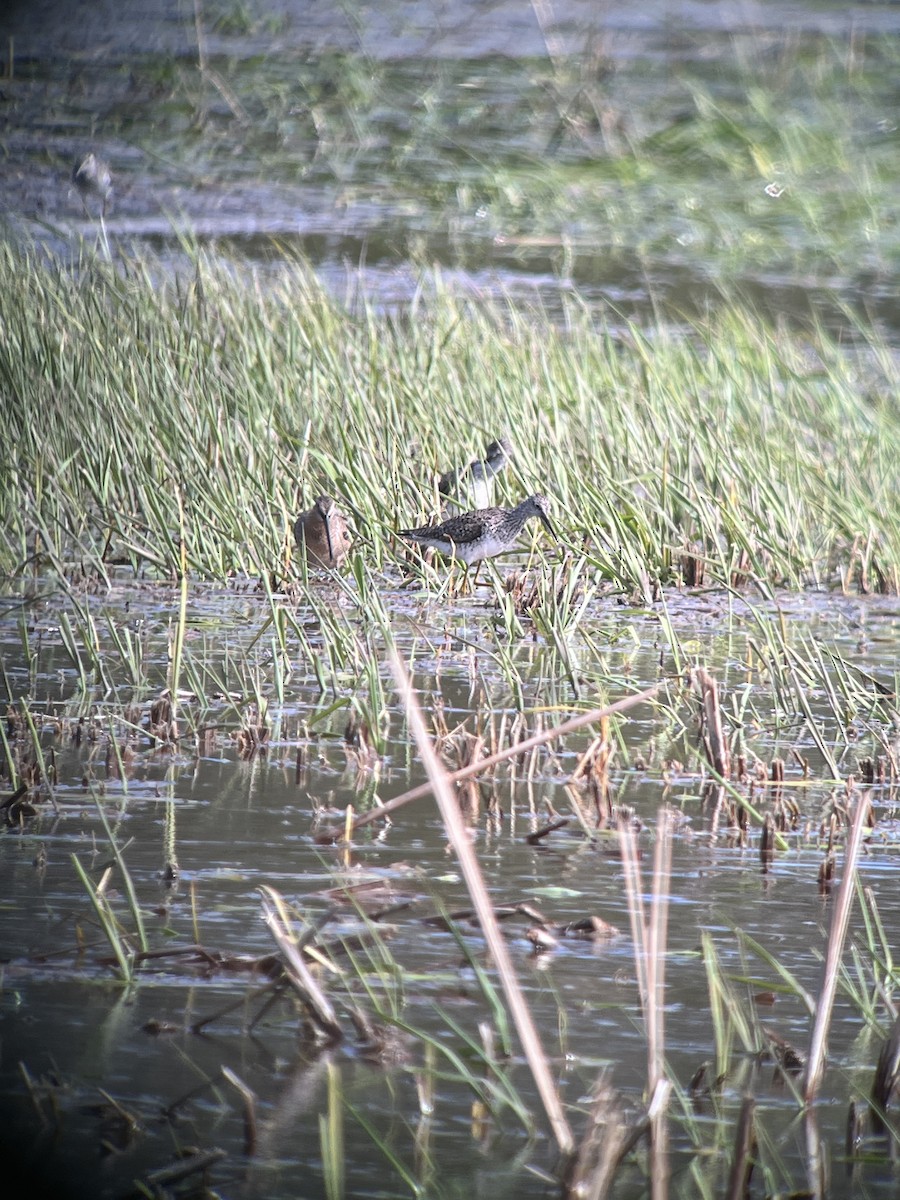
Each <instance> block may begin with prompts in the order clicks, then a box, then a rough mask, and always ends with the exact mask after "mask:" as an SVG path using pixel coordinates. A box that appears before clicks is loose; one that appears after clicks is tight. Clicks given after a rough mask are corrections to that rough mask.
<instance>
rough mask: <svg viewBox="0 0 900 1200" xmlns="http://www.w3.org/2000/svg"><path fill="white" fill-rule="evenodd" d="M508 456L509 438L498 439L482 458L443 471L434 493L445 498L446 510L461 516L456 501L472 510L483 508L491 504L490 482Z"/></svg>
mask: <svg viewBox="0 0 900 1200" xmlns="http://www.w3.org/2000/svg"><path fill="white" fill-rule="evenodd" d="M512 456H513V448H512V443H511V442H510V440H509V438H507V437H501V438H497V440H496V441H494V442H490V443H489V444H488V446H487V448H486V449H485V452H484V458H476V459H475V461H474V462H470V463H467V464H466V466H464V467H454V468H453V469H452V470H450V471H445V472H444V474H443V475H442V476H441V477H440V479H439V480H438V491H439V492H440V493H441V495H442V496H446V497H447V500H448V504H447V511H448V512H450V513H461V512H462V511H463V510H462V509H461V508H460V505H459V504H458V503H455V502H456V501H459V500H462V501H467V502H471V504H472V506H473V508H475V509H484V508H487V507H488V505H489V504H490V502H491V480H492V479H493V478H494V476H495V475H497V474H499V472H500V471H502V470H503V468H504V467H505V466H506V464H507V463H508V462H509V460H510V459H511V458H512Z"/></svg>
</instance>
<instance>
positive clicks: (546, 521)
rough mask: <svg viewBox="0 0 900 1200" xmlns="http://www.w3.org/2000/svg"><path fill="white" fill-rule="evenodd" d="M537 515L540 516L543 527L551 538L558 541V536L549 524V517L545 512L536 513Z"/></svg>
mask: <svg viewBox="0 0 900 1200" xmlns="http://www.w3.org/2000/svg"><path fill="white" fill-rule="evenodd" d="M538 516H539V517H540V518H541V524H542V525H543V526H544V528H545V529H546V530H547V532H548V533H549V534H550V536H551V537H552V538H553V540H554V542H558V541H559V538H558V537H557V536H556V530H555V529H554V528H553V526H552V525H551V524H550V518H549V517H548V516H547V514H546V513H538Z"/></svg>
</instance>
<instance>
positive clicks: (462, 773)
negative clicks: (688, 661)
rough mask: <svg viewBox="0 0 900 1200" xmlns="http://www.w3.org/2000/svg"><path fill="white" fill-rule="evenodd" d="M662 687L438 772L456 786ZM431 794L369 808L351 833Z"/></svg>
mask: <svg viewBox="0 0 900 1200" xmlns="http://www.w3.org/2000/svg"><path fill="white" fill-rule="evenodd" d="M664 686H665V684H663V683H655V684H654V685H653V687H649V688H645V689H644V690H643V691H642V692H635V694H634V695H633V696H626V697H625V698H624V699H622V700H617V701H616V702H615V704H608V705H607V706H606V707H605V708H592V709H591V710H590V712H586V713H580V714H579V715H578V716H577V717H572V718H571V720H568V721H563V723H562V725H557V726H555V727H554V728H553V729H544V730H542V731H541V733H536V734H535V735H534V736H533V737H530V738H526V739H525V740H524V741H523V742H516V743H515V745H513V746H507V748H506V749H505V750H500V751H498V752H497V753H496V754H491V755H490V756H489V757H488V758H482V759H480V760H479V761H478V762H474V763H470V764H469V766H467V767H462V768H461V769H460V770H459V771H454V772H453V773H452V774H450V773H448V772H447V771H446V770H445V769H444V767H443V766H442V767H441V770H442V771H443V772H444V778H445V779H446V781H447V783H448V784H454V783H459V781H460V780H462V779H469V778H470V777H471V776H472V775H478V774H480V773H481V772H482V771H488V770H490V769H491V767H495V766H496V765H497V764H498V763H501V762H505V761H506V760H507V759H508V758H515V757H516V756H517V755H519V754H525V753H527V752H528V751H529V750H533V749H534V748H535V747H536V746H542V745H543V744H544V743H545V742H551V741H553V740H554V739H555V738H558V737H562V736H563V735H564V734H567V733H573V732H574V731H575V730H576V729H582V728H583V727H584V726H585V725H594V724H596V723H597V722H599V721H602V720H603V719H604V717H609V716H612V714H613V713H618V712H625V711H626V710H627V709H629V708H634V706H635V705H636V704H642V703H643V702H644V701H645V700H652V699H653V697H654V696H655V695H656V694H657V692H659V691H660V690H661V689H662V688H663V687H664ZM432 791H434V786H433V784H432V783H431V781H430V780H429V782H428V783H423V784H420V785H419V786H418V787H414V788H411V789H410V790H409V791H408V792H404V793H403V795H402V796H395V797H394V799H393V800H389V801H388V802H387V804H382V805H380V806H379V807H378V808H373V809H372V810H371V811H370V812H367V813H362V814H361V815H360V816H358V817H356V818H355V819H354V821H353V830H352V832H355V831H356V830H357V829H359V828H360V826H361V825H368V823H369V822H370V821H377V820H378V819H379V818H380V817H387V816H389V815H390V814H391V813H392V812H395V811H396V810H397V809H398V808H402V807H403V805H404V804H409V803H410V801H412V800H419V799H420V798H421V797H422V796H427V795H429V794H430V793H431V792H432Z"/></svg>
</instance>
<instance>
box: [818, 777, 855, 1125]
mask: <svg viewBox="0 0 900 1200" xmlns="http://www.w3.org/2000/svg"><path fill="white" fill-rule="evenodd" d="M868 812H869V797H868V795H867V794H866V793H864V792H863V793H860V794H859V795H858V796H857V798H856V811H855V812H854V815H853V824H852V826H851V827H850V834H849V837H848V838H847V846H846V849H845V850H844V874H843V876H842V877H841V884H840V887H839V888H838V894H837V898H836V900H835V902H834V911H833V912H832V914H831V928H830V929H829V930H828V942H827V943H826V946H825V962H824V964H823V967H822V984H821V987H820V988H819V999H818V1003H817V1004H816V1017H815V1021H814V1022H813V1030H812V1036H811V1038H810V1043H809V1054H808V1055H807V1059H806V1075H805V1076H804V1079H803V1098H804V1100H805V1101H806V1103H807V1104H812V1102H813V1101H814V1100H815V1098H816V1092H817V1091H818V1090H819V1084H820V1083H821V1080H822V1074H823V1072H824V1070H825V1055H826V1053H827V1048H828V1047H827V1043H828V1027H829V1025H830V1024H831V1013H832V1009H833V1008H834V996H835V992H836V991H837V981H838V972H839V971H840V967H841V958H842V956H843V953H844V943H845V942H846V940H847V928H848V925H849V923H850V909H851V908H852V906H853V894H854V890H855V884H856V866H857V863H858V861H859V848H860V845H861V843H862V834H863V827H864V825H865V823H866V817H867V815H868Z"/></svg>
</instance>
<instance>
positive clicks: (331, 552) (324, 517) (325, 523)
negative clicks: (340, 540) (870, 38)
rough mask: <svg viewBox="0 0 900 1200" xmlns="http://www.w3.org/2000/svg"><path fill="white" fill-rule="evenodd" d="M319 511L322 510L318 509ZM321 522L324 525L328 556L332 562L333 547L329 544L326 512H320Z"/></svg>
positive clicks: (329, 526)
mask: <svg viewBox="0 0 900 1200" xmlns="http://www.w3.org/2000/svg"><path fill="white" fill-rule="evenodd" d="M319 511H320V512H321V511H322V510H321V509H320V510H319ZM322 522H323V524H324V525H325V542H326V544H327V546H328V558H329V560H330V561H331V562H334V549H333V547H332V545H331V522H330V521H329V519H328V513H327V512H323V513H322Z"/></svg>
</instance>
